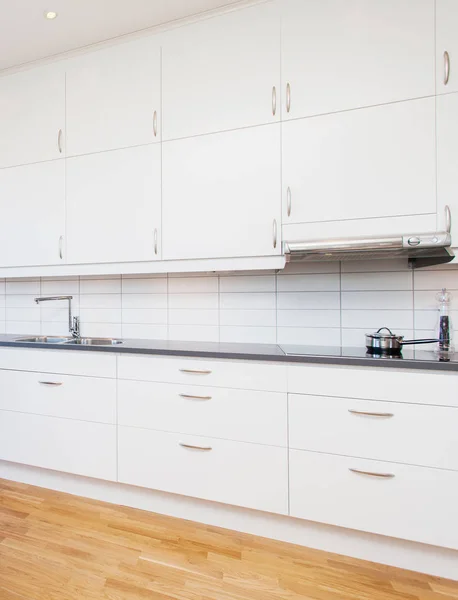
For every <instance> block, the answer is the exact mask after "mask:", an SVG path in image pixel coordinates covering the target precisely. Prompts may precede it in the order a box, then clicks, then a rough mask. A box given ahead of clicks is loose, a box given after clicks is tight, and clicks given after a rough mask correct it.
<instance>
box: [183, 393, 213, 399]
mask: <svg viewBox="0 0 458 600" xmlns="http://www.w3.org/2000/svg"><path fill="white" fill-rule="evenodd" d="M179 396H180V398H188V399H189V400H211V399H212V397H211V396H191V395H190V394H179Z"/></svg>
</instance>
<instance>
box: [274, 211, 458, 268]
mask: <svg viewBox="0 0 458 600" xmlns="http://www.w3.org/2000/svg"><path fill="white" fill-rule="evenodd" d="M446 215H447V227H446V231H438V232H433V233H431V232H430V233H413V234H408V235H393V236H380V237H355V238H336V239H327V240H325V239H323V240H310V241H303V242H296V241H295V242H284V252H285V256H286V260H287V262H290V261H331V260H362V259H368V258H374V259H375V258H398V257H401V258H402V257H406V258H408V259H409V263H410V264H411V266H412V267H414V268H419V267H427V266H432V265H439V264H444V263H448V262H450V261H451V260H452V259H453V258H454V256H455V255H454V253H453V251H452V249H451V244H452V238H451V235H450V228H451V217H450V210H449V209H448V207H447V208H446Z"/></svg>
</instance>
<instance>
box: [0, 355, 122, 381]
mask: <svg viewBox="0 0 458 600" xmlns="http://www.w3.org/2000/svg"><path fill="white" fill-rule="evenodd" d="M0 369H11V370H15V371H38V372H43V373H64V374H67V375H86V376H88V377H111V378H115V377H116V356H115V355H114V354H106V353H103V352H94V351H92V352H84V351H81V350H51V349H48V350H46V349H39V348H30V349H29V348H10V347H2V348H0Z"/></svg>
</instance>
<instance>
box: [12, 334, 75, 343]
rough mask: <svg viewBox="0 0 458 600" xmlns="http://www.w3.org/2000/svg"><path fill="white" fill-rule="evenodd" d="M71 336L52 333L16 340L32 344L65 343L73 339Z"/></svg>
mask: <svg viewBox="0 0 458 600" xmlns="http://www.w3.org/2000/svg"><path fill="white" fill-rule="evenodd" d="M71 340H72V338H71V337H55V336H50V335H41V336H40V335H39V336H36V337H23V338H17V339H16V340H14V341H15V342H28V343H31V344H65V343H66V342H69V341H71Z"/></svg>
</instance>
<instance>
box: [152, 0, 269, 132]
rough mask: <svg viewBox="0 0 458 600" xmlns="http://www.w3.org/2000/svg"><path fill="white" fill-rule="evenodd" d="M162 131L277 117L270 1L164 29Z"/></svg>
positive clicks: (242, 123) (244, 123) (258, 121)
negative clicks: (170, 29)
mask: <svg viewBox="0 0 458 600" xmlns="http://www.w3.org/2000/svg"><path fill="white" fill-rule="evenodd" d="M162 60H163V71H162V76H163V79H162V85H163V137H164V139H167V140H170V139H176V138H183V137H188V136H193V135H198V134H202V133H210V132H217V131H223V130H229V129H237V128H239V127H247V126H250V125H259V124H263V123H273V122H275V121H278V120H279V118H280V89H279V85H280V18H279V15H278V12H277V7H276V6H275V5H273V4H271V3H269V4H264V5H260V6H255V7H251V8H246V9H244V10H238V11H235V12H231V13H228V14H226V15H223V16H220V17H215V18H211V19H208V20H205V21H202V22H200V23H196V24H193V25H190V26H188V27H183V28H180V29H177V30H175V31H172V32H170V33H169V34H167V35H166V37H165V38H164V42H163V49H162Z"/></svg>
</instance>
